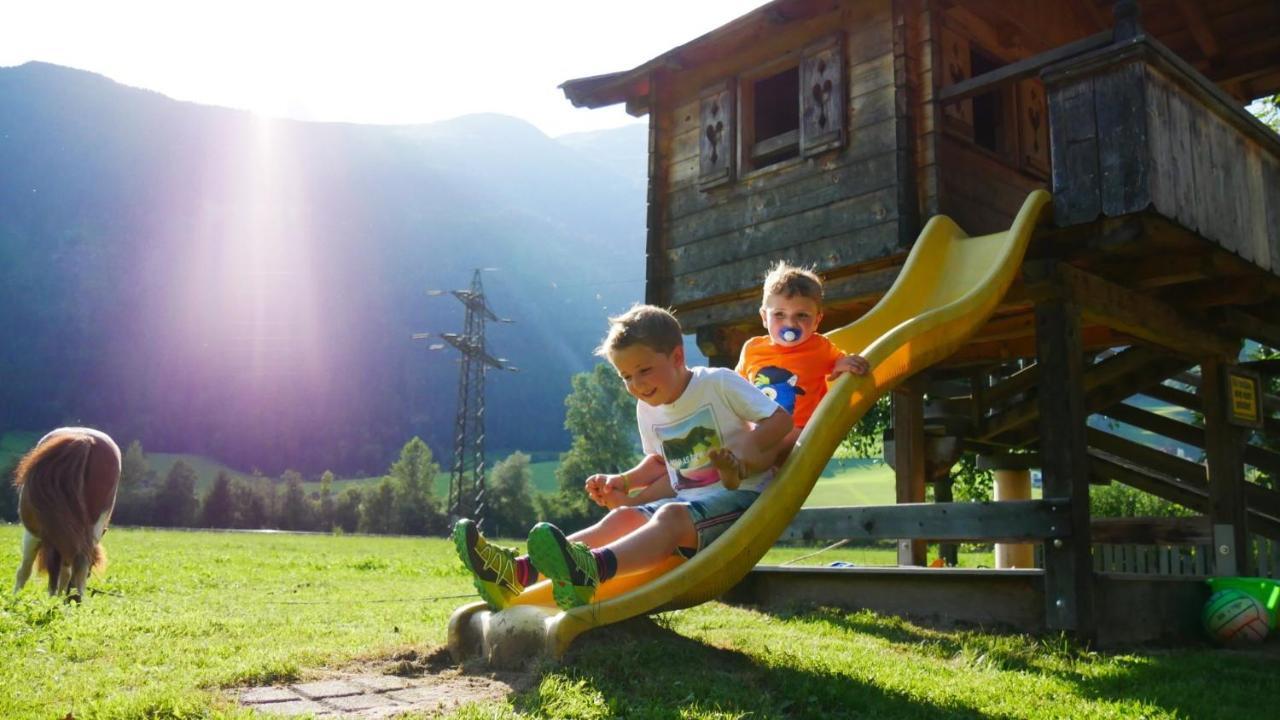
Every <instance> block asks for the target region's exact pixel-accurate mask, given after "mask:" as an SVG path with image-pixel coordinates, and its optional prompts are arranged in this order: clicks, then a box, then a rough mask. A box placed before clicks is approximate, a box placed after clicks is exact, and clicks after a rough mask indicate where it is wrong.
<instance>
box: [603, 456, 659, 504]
mask: <svg viewBox="0 0 1280 720" xmlns="http://www.w3.org/2000/svg"><path fill="white" fill-rule="evenodd" d="M666 476H667V466H666V461H665V460H663V459H662V456H661V455H658V454H656V453H651V454H649V455H646V456H645V458H644V459H643V460H641V461H640V463H639V464H638V465H636V466H635V467H633V468H631V469H630V470H627V471H626V472H622V473H618V474H615V475H607V474H597V475H592V476H591V477H589V478H587V482H586V489H587V495H589V496H590V497H591V499H592V500H593V501H594V502H595V503H596V504H597V505H601V506H603V507H607V508H615V507H618V506H619V505H640V504H643V503H644V502H648V500H644V501H637V500H638V499H639V498H640V497H644V496H646V495H648V494H649V493H648V492H647V491H648V490H650V489H651V488H652V487H653V485H654V484H655V483H657V481H658V480H659V479H665V478H666ZM659 484H665V483H659ZM668 486H669V484H668ZM635 488H644V490H645V492H641V493H639V494H638V495H637V496H636V497H635V498H632V497H631V491H632V490H633V489H635ZM659 497H665V496H663V495H660V496H659Z"/></svg>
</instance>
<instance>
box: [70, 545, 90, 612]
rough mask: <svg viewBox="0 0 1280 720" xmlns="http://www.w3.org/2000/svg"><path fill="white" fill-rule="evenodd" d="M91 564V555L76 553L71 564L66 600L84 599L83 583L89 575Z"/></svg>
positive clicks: (78, 600) (77, 600)
mask: <svg viewBox="0 0 1280 720" xmlns="http://www.w3.org/2000/svg"><path fill="white" fill-rule="evenodd" d="M92 564H93V556H92V555H76V557H75V560H74V561H72V565H71V583H70V586H69V587H68V588H67V602H71V601H73V600H74V601H75V602H80V601H81V600H83V599H84V584H85V580H86V579H87V578H88V577H89V566H90V565H92Z"/></svg>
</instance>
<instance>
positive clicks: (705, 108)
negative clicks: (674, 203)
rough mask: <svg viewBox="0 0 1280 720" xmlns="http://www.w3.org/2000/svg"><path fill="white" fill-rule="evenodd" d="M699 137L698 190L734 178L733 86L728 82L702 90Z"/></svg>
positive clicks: (721, 183)
mask: <svg viewBox="0 0 1280 720" xmlns="http://www.w3.org/2000/svg"><path fill="white" fill-rule="evenodd" d="M700 115H701V118H702V125H701V130H700V131H699V133H698V135H699V137H698V187H699V188H701V189H703V190H707V189H709V188H713V187H716V186H719V185H723V184H725V183H727V182H729V181H731V180H732V179H733V165H734V163H733V155H734V152H733V150H734V144H733V143H734V141H733V138H734V125H735V123H734V118H733V85H732V83H731V82H729V81H726V82H724V83H721V84H719V85H716V86H714V87H710V88H707V89H706V90H704V91H702V102H701V111H700Z"/></svg>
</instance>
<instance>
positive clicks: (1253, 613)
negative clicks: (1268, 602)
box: [1201, 590, 1269, 645]
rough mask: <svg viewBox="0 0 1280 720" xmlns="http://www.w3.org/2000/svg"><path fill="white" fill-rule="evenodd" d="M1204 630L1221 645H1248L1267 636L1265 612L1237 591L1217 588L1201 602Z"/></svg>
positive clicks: (1259, 604) (1260, 604)
mask: <svg viewBox="0 0 1280 720" xmlns="http://www.w3.org/2000/svg"><path fill="white" fill-rule="evenodd" d="M1201 617H1202V619H1203V621H1204V629H1205V632H1208V633H1209V637H1211V638H1213V640H1214V642H1217V643H1220V644H1222V645H1248V644H1251V643H1256V642H1261V641H1262V640H1263V639H1264V638H1266V637H1267V630H1268V629H1269V628H1268V625H1267V611H1266V609H1265V608H1263V607H1262V603H1260V602H1258V601H1257V600H1256V599H1254V598H1252V597H1250V596H1249V595H1246V594H1245V593H1242V592H1240V591H1239V590H1219V591H1218V592H1216V593H1214V594H1213V595H1211V596H1210V597H1209V601H1208V602H1207V603H1205V605H1204V614H1203V615H1202V616H1201Z"/></svg>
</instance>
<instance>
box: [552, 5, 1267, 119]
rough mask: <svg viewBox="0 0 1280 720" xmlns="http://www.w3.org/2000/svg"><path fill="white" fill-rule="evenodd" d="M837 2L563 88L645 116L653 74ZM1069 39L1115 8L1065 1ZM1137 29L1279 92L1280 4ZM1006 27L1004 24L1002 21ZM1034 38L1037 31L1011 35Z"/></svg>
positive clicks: (1183, 10) (741, 22)
mask: <svg viewBox="0 0 1280 720" xmlns="http://www.w3.org/2000/svg"><path fill="white" fill-rule="evenodd" d="M933 1H934V2H937V3H938V4H939V5H940V6H942V7H943V8H947V7H952V6H964V7H965V8H966V9H968V10H970V11H971V12H973V13H974V14H978V15H982V16H990V17H1000V16H1002V15H1004V13H1003V11H1002V9H1001V7H1000V5H1001V3H1002V2H1003V0H933ZM839 5H840V0H774V2H771V3H769V4H767V5H764V6H762V7H759V8H757V9H755V10H752V11H751V12H749V13H747V14H746V15H743V16H742V17H740V18H738V19H736V20H733V21H732V22H730V23H728V24H726V25H723V26H721V27H719V28H717V29H715V30H712V31H711V32H708V33H706V34H705V35H702V36H701V37H698V38H696V39H694V40H691V41H690V42H687V43H685V44H683V45H681V46H679V47H676V48H673V49H671V50H668V51H667V52H665V53H663V54H661V55H659V56H658V57H656V58H653V59H652V60H650V61H648V62H646V63H644V64H642V65H639V66H638V67H635V68H632V69H631V70H624V71H621V72H616V73H609V74H606V75H595V76H592V77H585V78H578V79H574V80H568V81H566V82H564V83H563V84H561V85H560V88H561V89H562V90H564V94H565V97H567V98H568V99H569V101H570V102H572V103H573V104H574V106H576V107H589V108H597V107H605V106H608V105H616V104H617V103H621V102H625V103H626V104H627V111H628V112H630V113H631V114H633V115H637V116H639V115H644V114H645V113H647V112H648V110H649V78H650V76H651V74H652V73H653V72H654V71H657V70H664V69H665V70H679V69H682V68H686V67H692V66H694V65H699V64H702V63H705V62H708V61H710V60H712V59H715V58H722V57H727V56H730V55H733V54H735V53H737V52H738V51H739V50H740V49H742V48H744V47H746V46H748V45H749V44H750V43H753V42H755V41H756V40H757V39H758V38H759V37H760V36H761V35H762V34H763V33H766V32H768V31H769V29H770V28H771V27H776V26H779V25H783V24H787V23H792V22H796V21H799V20H805V19H808V18H812V17H815V16H817V15H821V14H822V13H824V12H829V11H830V10H832V9H833V8H835V7H838V6H839ZM1066 5H1068V6H1069V7H1070V9H1071V13H1070V15H1071V17H1072V18H1073V19H1074V22H1073V27H1072V28H1070V30H1071V31H1072V34H1073V35H1074V37H1073V38H1072V39H1076V38H1080V37H1085V36H1087V35H1091V34H1093V33H1096V32H1100V31H1102V30H1105V29H1107V28H1110V27H1112V25H1113V21H1112V15H1111V6H1112V0H1067V2H1066ZM1139 7H1140V9H1141V23H1142V27H1143V29H1144V30H1146V31H1147V32H1148V33H1150V34H1151V35H1154V36H1155V37H1156V38H1157V39H1158V40H1159V41H1160V42H1162V43H1164V44H1165V45H1167V46H1168V47H1169V48H1170V49H1171V50H1173V51H1174V52H1176V53H1177V54H1178V55H1179V56H1181V57H1182V58H1183V59H1184V60H1186V61H1187V62H1189V63H1190V64H1191V65H1192V66H1194V67H1195V68H1196V69H1197V70H1198V71H1200V72H1201V73H1202V74H1204V75H1205V76H1206V77H1208V78H1209V79H1210V80H1213V81H1214V82H1215V83H1217V84H1218V85H1219V86H1221V87H1222V88H1223V89H1224V90H1226V91H1227V92H1228V93H1229V94H1231V95H1232V96H1233V97H1235V98H1236V99H1237V100H1240V101H1241V102H1242V103H1243V102H1247V101H1249V100H1251V99H1253V98H1258V97H1262V96H1266V95H1271V94H1274V93H1277V92H1280V2H1277V0H1140V2H1139ZM1004 21H1005V22H1008V20H1004ZM1014 30H1015V31H1020V32H1025V33H1034V32H1035V30H1036V29H1035V28H1034V27H1015V28H1014Z"/></svg>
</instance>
